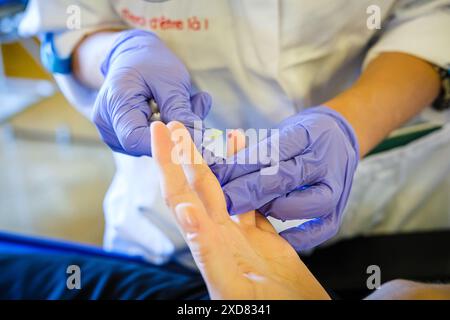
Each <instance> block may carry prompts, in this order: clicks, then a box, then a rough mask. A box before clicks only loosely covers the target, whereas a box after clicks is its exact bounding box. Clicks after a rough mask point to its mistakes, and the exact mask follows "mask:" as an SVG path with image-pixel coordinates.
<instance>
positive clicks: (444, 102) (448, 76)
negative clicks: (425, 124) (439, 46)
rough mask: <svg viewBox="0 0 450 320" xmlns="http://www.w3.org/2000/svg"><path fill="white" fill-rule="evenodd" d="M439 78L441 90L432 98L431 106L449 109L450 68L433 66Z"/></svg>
mask: <svg viewBox="0 0 450 320" xmlns="http://www.w3.org/2000/svg"><path fill="white" fill-rule="evenodd" d="M434 69H435V70H436V71H437V72H438V74H439V77H440V79H441V91H440V92H439V96H438V97H437V98H436V99H435V100H434V102H433V104H432V107H433V109H435V110H447V109H450V69H444V68H441V67H438V66H434Z"/></svg>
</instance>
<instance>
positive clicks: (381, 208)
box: [21, 0, 450, 262]
mask: <svg viewBox="0 0 450 320" xmlns="http://www.w3.org/2000/svg"><path fill="white" fill-rule="evenodd" d="M72 4H75V5H77V6H79V8H80V9H81V29H80V30H71V31H68V30H67V28H66V22H67V17H68V14H67V13H66V12H67V8H68V6H69V5H72ZM370 5H377V6H378V7H379V8H380V18H381V21H382V24H381V26H382V29H381V30H377V29H373V30H372V29H370V28H368V27H367V19H368V18H369V16H370V14H371V13H370V12H369V13H367V8H368V7H369V6H370ZM449 5H450V1H448V0H436V1H411V0H405V1H395V0H384V1H383V0H380V1H376V0H353V1H348V0H329V1H323V0H322V1H317V0H301V1H300V0H245V1H242V0H215V1H210V0H171V1H166V2H152V1H143V0H139V1H138V0H137V1H126V0H110V1H108V0H101V1H87V0H85V1H82V0H79V1H69V0H48V1H31V3H30V5H29V7H28V10H27V14H26V16H25V18H24V20H23V22H22V25H21V32H22V33H23V34H37V33H39V32H43V31H54V32H56V35H57V36H56V46H57V48H58V50H59V54H60V55H61V56H67V55H68V54H70V52H71V50H72V49H73V46H74V45H75V43H76V42H77V41H79V39H80V37H81V36H82V35H84V34H86V33H89V32H92V31H94V30H98V29H101V28H108V27H112V26H126V27H130V28H143V29H147V30H152V31H154V32H156V33H157V34H158V35H159V36H160V37H161V39H162V40H163V41H164V42H165V43H166V44H167V45H168V46H169V47H170V48H171V49H172V50H173V51H174V52H175V53H176V54H177V55H178V56H179V57H180V58H181V60H182V61H183V62H184V63H185V64H186V66H187V68H188V69H189V71H190V73H191V76H192V81H193V83H194V85H195V86H196V87H197V88H199V89H201V90H205V91H207V92H209V93H210V94H211V96H212V97H213V108H212V110H211V114H210V116H209V117H208V120H207V122H208V123H207V125H208V126H214V127H216V128H249V127H253V128H259V127H268V126H271V125H274V124H276V123H277V122H279V121H281V120H282V119H284V118H286V117H288V116H290V115H292V114H294V113H295V112H298V111H300V110H301V109H303V108H307V107H310V106H314V105H318V104H320V103H322V102H324V101H326V100H327V99H329V98H331V97H333V96H335V95H336V94H337V93H339V92H341V91H342V90H344V89H345V88H347V87H348V86H350V85H351V84H352V83H353V82H354V81H355V79H356V77H357V76H358V74H359V73H360V69H361V67H362V66H365V65H367V63H368V62H370V61H371V60H372V59H373V58H375V57H376V56H377V55H378V54H379V53H381V52H384V51H399V52H405V53H409V54H412V55H416V56H418V57H421V58H423V59H426V60H428V61H430V62H431V63H434V64H436V65H439V66H441V67H444V68H449V67H450V42H449V41H448V40H449V38H450V7H449ZM162 17H164V18H165V19H166V21H167V20H168V19H170V20H171V21H172V24H171V27H170V28H165V29H164V28H162V25H161V24H160V23H159V22H160V21H161V18H162ZM194 17H195V18H196V19H197V20H194ZM175 21H181V24H182V27H180V28H176V27H174V25H176V23H175ZM195 21H198V23H197V24H196V23H194V22H195ZM177 23H178V26H179V25H180V22H177ZM167 25H168V24H167V23H166V27H167ZM55 77H56V79H57V81H58V83H59V85H60V87H61V90H62V91H63V93H64V94H65V95H66V97H67V98H68V99H69V101H70V102H71V103H72V104H73V105H74V106H76V107H77V108H78V109H79V110H80V111H81V112H83V113H84V114H85V115H87V116H90V112H91V107H92V104H93V101H94V99H95V95H96V92H95V91H92V90H88V89H86V88H84V87H82V86H80V85H79V84H78V83H77V82H76V80H75V79H74V78H73V77H72V76H71V75H56V76H55ZM361 107H364V106H361ZM422 117H425V118H427V117H428V118H434V120H436V119H438V121H440V122H442V123H445V122H446V121H447V120H448V119H449V118H448V113H441V114H436V113H435V112H433V111H431V110H427V111H426V112H425V113H424V114H423V115H422ZM114 157H115V160H116V164H117V172H116V176H115V178H114V181H113V183H112V185H111V187H110V189H109V191H108V194H107V196H106V198H105V202H104V208H105V215H106V233H105V241H104V245H105V248H106V249H108V250H116V251H120V252H126V253H132V254H139V255H142V256H144V257H145V258H147V259H149V260H151V261H153V262H164V261H166V260H167V259H170V257H172V256H173V255H174V252H176V251H177V250H182V251H183V250H185V244H184V241H183V239H182V238H181V236H180V235H179V233H178V231H177V230H176V228H175V226H174V224H173V221H172V217H171V214H170V212H169V211H168V209H167V208H166V207H165V205H164V203H163V201H162V199H161V195H160V191H159V184H158V178H157V175H156V174H155V170H156V169H155V165H154V163H153V160H152V159H151V158H148V157H141V158H134V157H130V156H126V155H122V154H116V153H115V154H114ZM449 173H450V125H449V124H447V125H446V127H445V128H444V129H443V130H441V131H439V132H436V133H433V134H431V135H429V136H427V137H425V138H423V139H420V140H418V141H416V142H413V143H411V144H409V145H408V146H406V147H403V148H398V149H396V150H392V151H389V152H385V153H382V154H380V155H375V156H372V157H369V158H367V159H365V160H363V161H361V163H360V165H359V168H358V170H357V173H356V176H355V181H354V187H353V191H352V194H351V197H350V201H349V204H348V206H347V210H346V213H345V216H344V221H343V225H342V228H341V232H340V234H339V235H338V236H337V237H335V239H338V238H341V237H346V236H354V235H358V234H371V233H374V232H398V231H403V230H419V229H421V228H423V226H424V223H423V220H426V221H427V224H425V225H426V226H427V227H429V228H435V227H449V226H450V205H449V200H448V197H446V196H445V193H447V195H448V193H449V191H450V190H449V188H450V187H449V185H450V183H447V184H446V188H447V189H444V190H443V192H444V197H443V198H445V199H446V200H445V201H446V202H442V200H439V199H438V200H436V199H434V200H435V203H436V201H438V202H437V203H438V204H439V206H438V208H437V209H436V210H440V212H439V213H438V214H434V216H433V218H432V219H431V221H430V219H422V220H421V219H420V218H418V219H416V217H424V212H421V213H420V210H418V209H420V208H424V207H426V206H427V205H426V202H427V200H428V199H430V195H431V194H432V193H434V192H435V190H436V189H437V188H438V189H439V190H440V191H441V192H442V188H443V187H442V186H443V185H445V183H446V182H445V181H450V179H448V180H445V177H448V176H450V174H449ZM439 201H440V202H439ZM411 221H413V222H411ZM273 222H274V224H275V225H276V226H277V228H279V229H283V228H285V227H286V226H285V225H283V224H282V223H280V222H277V221H273ZM294 223H295V222H294ZM289 225H292V223H291V224H289Z"/></svg>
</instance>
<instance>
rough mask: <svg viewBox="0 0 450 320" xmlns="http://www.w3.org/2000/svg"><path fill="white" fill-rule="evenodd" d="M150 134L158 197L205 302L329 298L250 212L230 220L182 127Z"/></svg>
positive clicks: (156, 127) (158, 127)
mask: <svg viewBox="0 0 450 320" xmlns="http://www.w3.org/2000/svg"><path fill="white" fill-rule="evenodd" d="M151 136H152V142H151V145H152V154H153V155H154V158H155V160H156V163H157V164H158V166H159V169H160V170H159V172H160V174H161V190H162V194H163V197H164V199H165V201H166V203H167V205H168V207H169V208H171V210H172V212H173V213H174V214H175V218H176V221H177V223H178V226H179V228H180V230H181V232H182V234H183V235H184V237H185V239H186V242H187V244H188V246H189V248H190V250H191V252H192V255H193V257H194V260H195V261H196V263H197V266H198V267H199V269H200V272H201V274H202V276H203V278H204V279H205V282H206V284H207V287H208V291H209V293H210V296H211V298H213V299H329V296H328V295H327V293H326V292H325V290H324V289H323V288H322V286H321V285H320V284H319V283H318V281H317V280H316V279H315V278H314V276H313V275H312V274H311V273H310V272H309V270H308V269H307V268H306V266H305V265H304V264H303V263H302V262H301V260H300V258H299V256H298V255H297V253H296V252H295V250H294V249H293V248H292V247H291V246H290V245H289V243H288V242H286V241H285V240H284V239H283V238H281V237H280V236H279V235H278V234H277V233H276V231H275V230H274V229H273V227H272V225H271V224H270V223H269V222H268V220H267V219H266V218H265V217H263V216H262V215H260V214H257V213H255V212H254V211H252V212H248V213H246V214H243V215H241V216H240V217H239V219H238V220H233V219H232V218H230V216H229V214H228V212H227V209H226V204H225V199H224V196H223V192H222V189H221V187H220V185H219V183H218V181H217V179H216V177H215V176H214V174H213V173H212V172H211V170H210V169H209V167H208V166H207V165H206V164H205V163H204V162H203V161H202V159H201V156H200V155H199V154H198V152H197V149H196V148H195V146H194V144H193V143H192V140H191V138H190V136H189V133H188V131H187V130H186V129H185V128H184V127H183V125H182V124H180V123H178V122H171V123H169V124H168V125H167V126H165V125H164V124H163V123H162V122H154V123H152V126H151ZM173 137H178V139H177V140H176V142H175V143H174V142H173V141H172V139H173ZM180 137H181V138H180ZM236 148H237V147H236ZM233 149H234V147H231V150H233ZM173 150H175V151H173ZM199 159H200V161H197V162H196V161H194V160H199ZM180 163H181V164H180Z"/></svg>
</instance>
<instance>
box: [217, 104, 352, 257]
mask: <svg viewBox="0 0 450 320" xmlns="http://www.w3.org/2000/svg"><path fill="white" fill-rule="evenodd" d="M277 129H279V131H278V133H276V134H277V135H278V137H277V138H278V139H276V140H272V139H271V137H269V138H267V139H265V140H262V141H260V142H259V143H258V144H256V145H253V146H249V147H248V148H247V149H244V150H241V151H240V152H239V153H238V154H237V155H236V156H235V157H234V159H228V160H227V163H225V164H212V165H211V169H212V171H213V172H214V173H215V175H216V176H217V178H218V179H219V181H220V183H221V185H222V189H223V191H224V194H225V198H226V200H227V206H228V211H229V212H230V214H239V213H243V212H247V211H250V210H254V209H258V210H259V211H260V212H261V213H263V214H264V215H266V216H272V217H274V218H277V219H280V220H283V221H284V220H297V219H311V220H309V221H307V222H305V223H303V224H301V225H300V226H298V227H294V228H290V229H287V230H285V231H283V232H281V236H283V237H284V238H285V239H286V240H287V241H288V242H289V243H290V244H291V245H292V246H294V248H295V249H296V250H298V251H302V250H307V249H310V248H312V247H314V246H317V245H318V244H320V243H322V242H324V241H325V240H328V239H329V238H331V237H332V236H333V235H335V234H336V232H337V230H338V229H339V226H340V223H341V218H342V213H343V211H344V208H345V205H346V203H347V200H348V196H349V194H350V189H351V186H352V180H353V175H354V172H355V170H356V166H357V164H358V159H359V150H358V144H357V140H356V137H355V133H354V132H353V129H352V128H351V126H350V125H349V124H348V122H347V121H346V120H345V119H344V118H343V117H342V116H341V115H340V114H339V113H337V112H336V111H334V110H331V109H329V108H328V107H325V106H320V107H314V108H310V109H308V110H306V111H303V112H300V113H298V114H296V115H294V116H292V117H289V118H288V119H286V120H284V121H283V122H282V123H280V124H279V126H278V127H277ZM273 135H274V133H272V137H273ZM274 141H278V143H276V145H274ZM261 150H270V153H273V152H277V155H278V156H277V157H276V158H277V161H276V163H274V162H273V161H272V163H267V161H265V162H264V163H263V162H261V161H257V162H256V163H250V162H249V160H250V159H260V158H259V157H260V154H261ZM272 156H273V154H272ZM268 169H269V170H268ZM263 170H264V171H265V172H263Z"/></svg>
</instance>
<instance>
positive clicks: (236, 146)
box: [227, 130, 256, 226]
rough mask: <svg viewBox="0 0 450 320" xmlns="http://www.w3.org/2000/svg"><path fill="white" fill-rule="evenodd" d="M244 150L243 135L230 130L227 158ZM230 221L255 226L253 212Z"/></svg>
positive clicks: (237, 216) (239, 215)
mask: <svg viewBox="0 0 450 320" xmlns="http://www.w3.org/2000/svg"><path fill="white" fill-rule="evenodd" d="M244 148H245V134H244V133H243V132H242V131H240V130H232V131H230V132H228V133H227V156H228V157H230V156H232V155H233V154H235V153H237V152H238V151H239V150H241V149H244ZM231 219H232V220H234V221H235V222H237V223H239V224H240V225H244V226H255V224H256V222H255V211H254V210H252V211H249V212H246V213H242V214H238V215H235V216H232V217H231Z"/></svg>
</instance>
